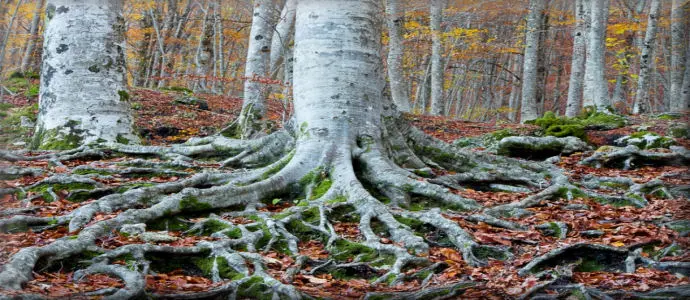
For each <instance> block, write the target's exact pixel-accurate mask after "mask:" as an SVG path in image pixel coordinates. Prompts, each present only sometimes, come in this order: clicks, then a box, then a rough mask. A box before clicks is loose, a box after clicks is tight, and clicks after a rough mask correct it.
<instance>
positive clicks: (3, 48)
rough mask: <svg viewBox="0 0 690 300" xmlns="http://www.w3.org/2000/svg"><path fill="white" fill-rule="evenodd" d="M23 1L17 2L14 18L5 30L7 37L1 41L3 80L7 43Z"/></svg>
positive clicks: (0, 71)
mask: <svg viewBox="0 0 690 300" xmlns="http://www.w3.org/2000/svg"><path fill="white" fill-rule="evenodd" d="M22 1H23V0H19V1H17V6H16V7H15V8H14V13H12V17H10V20H9V22H8V24H7V27H6V28H5V32H4V34H5V36H4V37H3V38H2V41H0V78H3V76H2V74H3V73H2V71H3V70H4V61H5V50H6V49H7V42H8V41H9V39H10V33H11V32H12V25H14V21H15V19H17V12H19V7H20V6H21V5H22Z"/></svg>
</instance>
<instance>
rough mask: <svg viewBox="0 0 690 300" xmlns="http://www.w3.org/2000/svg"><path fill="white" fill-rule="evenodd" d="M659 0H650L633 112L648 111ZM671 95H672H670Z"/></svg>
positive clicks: (649, 107)
mask: <svg viewBox="0 0 690 300" xmlns="http://www.w3.org/2000/svg"><path fill="white" fill-rule="evenodd" d="M660 8H661V1H660V0H652V3H651V6H650V9H649V17H648V20H647V32H646V33H645V37H644V42H643V44H642V49H641V50H642V51H641V52H642V53H641V54H640V74H639V77H638V80H637V94H636V95H635V104H634V106H633V113H634V114H641V113H646V112H649V110H650V109H651V105H650V104H651V103H650V98H649V83H650V80H651V76H652V65H653V60H654V50H655V48H656V32H657V23H658V21H659V9H660ZM671 96H673V95H671Z"/></svg>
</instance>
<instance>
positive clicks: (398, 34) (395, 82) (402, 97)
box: [386, 0, 410, 112]
mask: <svg viewBox="0 0 690 300" xmlns="http://www.w3.org/2000/svg"><path fill="white" fill-rule="evenodd" d="M402 5H403V3H400V1H399V0H387V2H386V25H387V26H388V37H389V41H388V58H387V63H388V80H390V89H391V97H392V98H393V103H395V106H397V107H398V110H400V111H402V112H410V94H409V90H408V88H407V84H406V82H405V77H404V74H403V25H405V24H404V23H405V19H404V17H405V12H404V10H403V8H402Z"/></svg>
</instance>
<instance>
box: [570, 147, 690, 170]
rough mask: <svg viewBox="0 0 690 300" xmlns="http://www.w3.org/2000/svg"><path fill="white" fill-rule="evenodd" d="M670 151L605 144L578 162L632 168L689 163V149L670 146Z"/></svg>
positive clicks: (625, 168)
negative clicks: (604, 146) (654, 150)
mask: <svg viewBox="0 0 690 300" xmlns="http://www.w3.org/2000/svg"><path fill="white" fill-rule="evenodd" d="M670 149H671V152H670V153H669V152H652V151H648V150H640V148H638V147H637V146H634V145H630V146H627V147H625V148H620V147H610V146H606V148H604V149H601V148H600V149H599V150H597V151H596V152H594V154H592V156H590V157H587V158H585V159H583V160H582V162H580V163H581V164H583V165H586V166H592V167H596V168H601V167H609V168H622V169H624V170H629V169H634V168H637V167H639V166H646V165H652V166H668V165H680V166H682V165H688V164H690V151H688V149H685V148H684V147H679V146H671V147H670Z"/></svg>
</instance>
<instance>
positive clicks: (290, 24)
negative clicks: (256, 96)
mask: <svg viewBox="0 0 690 300" xmlns="http://www.w3.org/2000/svg"><path fill="white" fill-rule="evenodd" d="M296 6H297V0H287V1H285V5H284V6H283V10H282V11H281V12H280V19H279V20H278V24H277V25H276V29H275V31H273V38H271V54H270V60H271V67H270V70H271V75H273V76H276V75H277V74H278V69H280V66H281V63H282V62H284V60H285V56H286V55H285V54H286V53H287V52H288V51H289V50H288V48H289V47H290V40H291V39H292V29H293V28H294V26H295V8H296Z"/></svg>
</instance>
